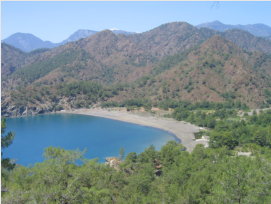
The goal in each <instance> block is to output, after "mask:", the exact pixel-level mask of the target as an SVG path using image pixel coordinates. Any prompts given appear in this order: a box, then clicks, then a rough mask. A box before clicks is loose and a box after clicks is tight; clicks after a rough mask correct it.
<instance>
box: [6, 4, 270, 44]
mask: <svg viewBox="0 0 271 204" xmlns="http://www.w3.org/2000/svg"><path fill="white" fill-rule="evenodd" d="M270 11H271V1H261V2H259V1H254V2H253V1H239V2H237V1H226V2H224V1H220V2H219V4H217V3H215V2H214V1H177V2H176V1H87V2H86V1H2V2H1V40H3V39H5V38H7V37H9V36H10V35H12V34H14V33H17V32H21V33H31V34H33V35H35V36H36V37H38V38H40V39H42V40H48V41H51V42H53V43H58V42H61V41H63V40H65V39H67V38H68V37H69V36H70V35H71V34H73V33H74V32H75V31H77V30H79V29H87V30H94V31H102V30H104V29H112V28H118V29H120V30H125V31H132V32H146V31H148V30H151V29H153V28H156V27H158V26H160V25H162V24H164V23H170V22H176V21H185V22H187V23H189V24H191V25H198V24H201V23H205V22H212V21H215V20H218V21H220V22H222V23H224V24H231V25H236V24H241V25H247V24H255V23H263V24H265V25H268V26H270V27H271V14H270V13H271V12H270Z"/></svg>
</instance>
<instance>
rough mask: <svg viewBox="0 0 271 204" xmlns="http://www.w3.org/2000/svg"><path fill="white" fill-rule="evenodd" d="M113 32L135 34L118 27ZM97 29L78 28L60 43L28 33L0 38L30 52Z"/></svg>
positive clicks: (65, 41) (75, 38)
mask: <svg viewBox="0 0 271 204" xmlns="http://www.w3.org/2000/svg"><path fill="white" fill-rule="evenodd" d="M111 30H112V32H113V33H115V34H121V33H123V34H125V35H131V34H135V32H128V31H123V30H118V29H116V28H115V29H111ZM97 32H98V31H94V30H83V29H81V30H78V31H76V32H75V33H73V34H72V35H71V36H70V37H68V38H67V39H66V40H63V41H62V42H60V43H52V42H50V41H43V40H41V39H40V38H38V37H36V36H34V35H32V34H29V33H15V34H13V35H11V36H9V37H8V38H6V39H4V40H2V42H4V43H7V44H9V45H12V46H14V47H16V48H18V49H20V50H22V51H24V52H30V51H32V50H35V49H39V48H54V47H58V46H60V45H63V44H65V43H67V42H71V41H76V40H79V39H80V38H86V37H89V36H91V35H93V34H95V33H97Z"/></svg>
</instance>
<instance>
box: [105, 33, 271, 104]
mask: <svg viewBox="0 0 271 204" xmlns="http://www.w3.org/2000/svg"><path fill="white" fill-rule="evenodd" d="M270 67H271V57H270V56H268V55H265V54H264V53H262V52H246V51H244V50H243V49H241V48H239V47H238V46H236V45H235V44H234V43H232V42H231V41H229V40H226V39H224V38H222V37H221V36H217V35H216V36H213V37H211V38H210V39H208V40H207V41H206V42H204V43H203V44H201V45H197V46H195V47H193V48H191V49H189V50H185V51H183V52H180V53H177V54H175V55H171V56H168V57H166V58H165V59H163V60H162V61H161V62H159V63H158V64H157V65H156V66H155V67H154V68H153V69H150V70H149V71H148V72H147V73H146V74H145V76H144V77H142V78H140V79H139V80H137V81H136V82H135V83H134V84H133V85H131V86H130V87H128V88H126V91H122V92H119V94H118V95H116V96H114V98H113V99H110V100H114V101H123V99H129V98H143V99H144V98H146V97H149V98H151V100H152V101H161V100H166V99H170V98H172V99H175V100H189V101H191V102H201V101H204V100H206V101H209V102H211V101H213V102H225V101H229V100H234V101H241V102H242V103H246V104H248V105H249V106H250V107H260V105H261V104H262V103H263V102H265V103H266V100H267V99H268V98H269V97H270V98H271V94H269V93H271V92H270V91H271V83H270V81H271V68H270Z"/></svg>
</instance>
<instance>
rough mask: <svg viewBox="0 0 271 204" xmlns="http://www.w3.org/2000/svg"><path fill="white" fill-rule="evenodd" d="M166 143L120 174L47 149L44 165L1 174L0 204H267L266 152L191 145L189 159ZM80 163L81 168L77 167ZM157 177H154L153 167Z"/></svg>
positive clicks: (131, 158) (126, 164)
mask: <svg viewBox="0 0 271 204" xmlns="http://www.w3.org/2000/svg"><path fill="white" fill-rule="evenodd" d="M181 149H183V146H182V145H180V144H177V143H176V142H174V141H169V142H168V143H167V144H166V145H165V146H163V147H162V149H161V151H155V149H154V146H150V148H147V149H145V151H144V152H142V153H140V154H139V155H137V154H136V153H135V152H132V153H129V154H128V155H127V156H126V157H125V159H124V161H123V163H122V164H121V165H120V170H119V171H116V170H115V169H114V168H111V167H109V165H106V164H102V163H98V160H97V159H84V157H83V153H84V152H80V151H78V150H76V151H70V150H64V149H60V148H54V147H49V148H47V149H45V153H44V157H45V161H44V162H42V163H36V164H35V165H34V166H32V167H24V166H20V165H17V166H16V167H15V168H14V169H13V170H11V171H7V170H3V169H2V189H3V188H5V189H7V192H2V203H267V202H269V201H270V199H271V194H270V191H271V174H270V172H271V158H270V155H271V151H270V149H266V153H265V154H260V153H257V152H254V155H255V156H254V157H244V156H236V155H234V154H233V152H232V151H230V150H228V149H227V148H226V147H222V148H219V149H215V150H214V149H210V148H208V149H205V148H204V147H203V145H197V146H196V148H195V149H194V151H193V152H192V153H191V154H190V153H188V152H186V151H183V150H181ZM78 160H80V162H81V165H78V162H76V161H78ZM158 163H159V164H160V165H162V170H163V174H162V175H161V176H159V177H155V166H156V165H157V164H158Z"/></svg>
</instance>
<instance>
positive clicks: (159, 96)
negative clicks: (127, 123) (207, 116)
mask: <svg viewBox="0 0 271 204" xmlns="http://www.w3.org/2000/svg"><path fill="white" fill-rule="evenodd" d="M3 48H5V52H3V51H2V52H3V53H5V55H3V57H2V63H3V64H4V66H5V67H7V68H8V67H12V66H13V67H16V66H17V67H18V68H17V69H15V71H14V70H12V71H10V72H9V74H6V77H5V78H2V87H1V88H2V96H3V97H2V102H3V104H2V105H3V108H4V109H5V111H6V113H7V112H9V109H12V107H14V105H15V107H16V108H15V109H14V110H16V111H17V112H18V111H19V109H20V108H19V106H20V107H22V108H21V109H20V110H25V106H26V105H27V104H28V107H30V106H31V107H32V108H37V106H39V107H42V106H43V105H44V107H48V108H49V107H50V109H46V110H47V111H50V110H52V108H54V107H56V106H57V105H59V104H58V103H59V102H60V101H63V100H64V98H65V97H69V98H70V99H65V101H67V100H68V101H70V102H71V101H72V103H73V104H74V103H77V102H76V101H78V100H79V101H85V100H88V99H89V98H91V101H92V102H97V100H99V101H100V100H101V101H106V100H109V101H110V100H114V101H122V100H125V99H131V98H144V99H147V98H149V99H150V100H154V101H155V100H166V99H170V98H174V99H177V100H179V99H180V100H186V99H187V100H190V101H192V102H197V101H203V100H208V101H216V102H220V101H225V100H228V99H230V98H231V99H232V100H235V101H242V102H243V103H244V102H245V103H247V104H248V105H250V106H251V107H259V106H262V104H264V103H266V100H267V99H268V101H271V99H270V100H269V98H266V97H269V95H270V98H271V92H270V87H271V84H270V81H271V78H270V76H271V69H270V67H271V59H270V53H271V50H270V49H271V42H270V41H269V40H266V39H264V38H262V37H256V36H253V35H252V34H250V33H249V32H247V31H243V30H240V29H232V30H227V31H225V32H219V31H215V30H212V29H209V28H200V29H197V28H195V27H194V26H192V25H190V24H187V23H185V22H173V23H168V24H164V25H161V26H159V27H157V28H154V29H152V30H150V31H147V32H144V33H140V34H134V35H124V34H119V35H116V34H114V33H113V32H112V31H110V30H104V31H101V32H98V33H95V34H93V35H91V36H89V37H87V38H82V39H80V40H78V41H75V42H69V43H66V44H64V45H61V46H59V47H56V48H53V49H50V50H40V51H39V50H34V51H32V52H30V53H25V54H24V56H23V57H24V58H23V59H21V58H20V56H21V54H22V53H19V52H18V50H16V49H14V48H13V49H11V48H12V47H11V46H9V47H8V46H3ZM3 48H2V49H3ZM13 56H18V57H17V58H16V57H13ZM13 58H15V59H14V60H13ZM26 62H27V63H26ZM7 70H10V69H7ZM7 72H8V71H7ZM92 83H94V85H93V84H92ZM97 83H98V84H100V85H97ZM95 84H96V85H95ZM65 87H69V88H68V90H66V88H65ZM83 87H85V88H83ZM86 87H88V88H86ZM95 87H96V88H95ZM101 87H103V88H101ZM83 89H86V90H93V93H95V94H96V95H93V94H90V93H89V95H88V96H85V95H84V94H80V93H81V92H80V90H83ZM265 90H267V91H265ZM26 93H28V94H26ZM84 93H88V91H86V92H85V91H84ZM78 94H79V95H78ZM64 96H65V97H64ZM48 97H49V98H48ZM50 97H51V98H50ZM63 97H64V98H63ZM87 98H88V99H87ZM15 102H16V103H15ZM70 102H69V103H70ZM45 103H46V104H47V105H45ZM16 104H17V105H16ZM38 104H39V105H38ZM42 104H43V105H42ZM66 105H67V107H68V106H69V105H68V104H66ZM5 107H6V108H5ZM7 107H9V108H7ZM17 108H19V109H17ZM4 109H3V110H4ZM12 110H13V109H12ZM33 110H34V109H33ZM39 110H41V109H39ZM19 112H20V111H19ZM14 114H15V113H14ZM16 114H17V113H16ZM20 114H21V113H20Z"/></svg>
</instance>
